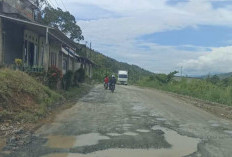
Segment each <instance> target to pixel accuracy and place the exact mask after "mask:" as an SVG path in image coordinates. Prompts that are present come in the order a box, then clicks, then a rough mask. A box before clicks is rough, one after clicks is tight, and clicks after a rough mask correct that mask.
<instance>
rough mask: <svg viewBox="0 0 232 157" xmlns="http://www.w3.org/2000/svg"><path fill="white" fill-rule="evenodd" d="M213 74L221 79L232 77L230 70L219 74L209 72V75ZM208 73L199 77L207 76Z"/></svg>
mask: <svg viewBox="0 0 232 157" xmlns="http://www.w3.org/2000/svg"><path fill="white" fill-rule="evenodd" d="M214 75H217V76H218V77H219V78H220V79H221V80H222V79H225V78H228V77H232V72H229V73H221V74H211V75H210V76H214ZM208 76H209V75H204V76H201V77H200V78H203V79H204V78H207V77H208Z"/></svg>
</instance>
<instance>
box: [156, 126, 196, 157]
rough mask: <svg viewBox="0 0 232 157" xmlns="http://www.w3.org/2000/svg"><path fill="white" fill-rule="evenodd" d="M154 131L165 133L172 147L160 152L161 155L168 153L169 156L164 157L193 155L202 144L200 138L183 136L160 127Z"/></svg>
mask: <svg viewBox="0 0 232 157" xmlns="http://www.w3.org/2000/svg"><path fill="white" fill-rule="evenodd" d="M152 130H161V131H163V132H164V136H165V139H166V141H167V142H168V143H169V144H171V145H172V147H171V149H161V150H159V153H161V152H163V153H164V154H165V153H167V155H164V156H185V155H188V154H192V153H194V152H196V151H197V145H198V143H200V139H198V138H192V137H188V136H182V135H180V134H178V133H177V132H176V131H174V130H171V129H167V128H163V127H160V126H158V125H157V126H154V127H152ZM163 153H162V154H163Z"/></svg>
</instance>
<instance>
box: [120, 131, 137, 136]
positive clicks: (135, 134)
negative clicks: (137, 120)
mask: <svg viewBox="0 0 232 157" xmlns="http://www.w3.org/2000/svg"><path fill="white" fill-rule="evenodd" d="M123 135H128V136H137V135H138V134H137V133H135V132H125V133H123Z"/></svg>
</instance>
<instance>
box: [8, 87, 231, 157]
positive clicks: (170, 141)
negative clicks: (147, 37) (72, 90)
mask: <svg viewBox="0 0 232 157" xmlns="http://www.w3.org/2000/svg"><path fill="white" fill-rule="evenodd" d="M231 148H232V123H231V122H230V121H229V120H224V119H221V118H218V117H216V116H214V115H212V114H210V113H208V112H206V111H203V110H201V109H199V108H197V107H195V106H193V105H191V104H190V103H186V101H182V100H179V99H178V98H176V97H173V96H172V95H171V94H167V93H165V92H161V91H157V90H153V89H145V88H139V87H134V86H116V91H115V93H111V92H110V91H109V90H104V89H103V87H102V85H98V86H96V87H95V88H93V89H92V90H91V92H90V93H89V94H88V95H86V96H84V97H83V98H81V99H80V100H79V101H78V102H77V103H76V105H75V106H73V107H72V108H70V109H68V110H65V111H63V112H62V113H60V114H59V115H57V117H56V119H55V121H54V122H53V123H52V124H49V125H44V126H42V127H41V128H40V129H39V130H38V131H37V132H36V136H34V139H33V141H32V143H31V144H29V145H27V146H24V147H22V148H21V149H20V150H18V151H16V152H12V153H9V152H8V153H7V154H6V155H4V156H6V157H14V156H15V157H40V156H41V157H119V156H120V157H128V156H133V157H141V156H144V157H154V156H158V157H167V156H171V157H179V156H194V157H195V156H196V157H198V156H203V157H208V156H212V157H214V156H215V157H224V156H225V157H229V156H231V154H232V149H231Z"/></svg>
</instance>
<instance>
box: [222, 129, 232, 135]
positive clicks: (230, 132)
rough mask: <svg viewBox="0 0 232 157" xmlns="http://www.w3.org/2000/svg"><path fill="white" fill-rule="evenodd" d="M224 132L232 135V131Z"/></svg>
mask: <svg viewBox="0 0 232 157" xmlns="http://www.w3.org/2000/svg"><path fill="white" fill-rule="evenodd" d="M224 132H225V133H227V134H230V135H232V130H225V131H224Z"/></svg>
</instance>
